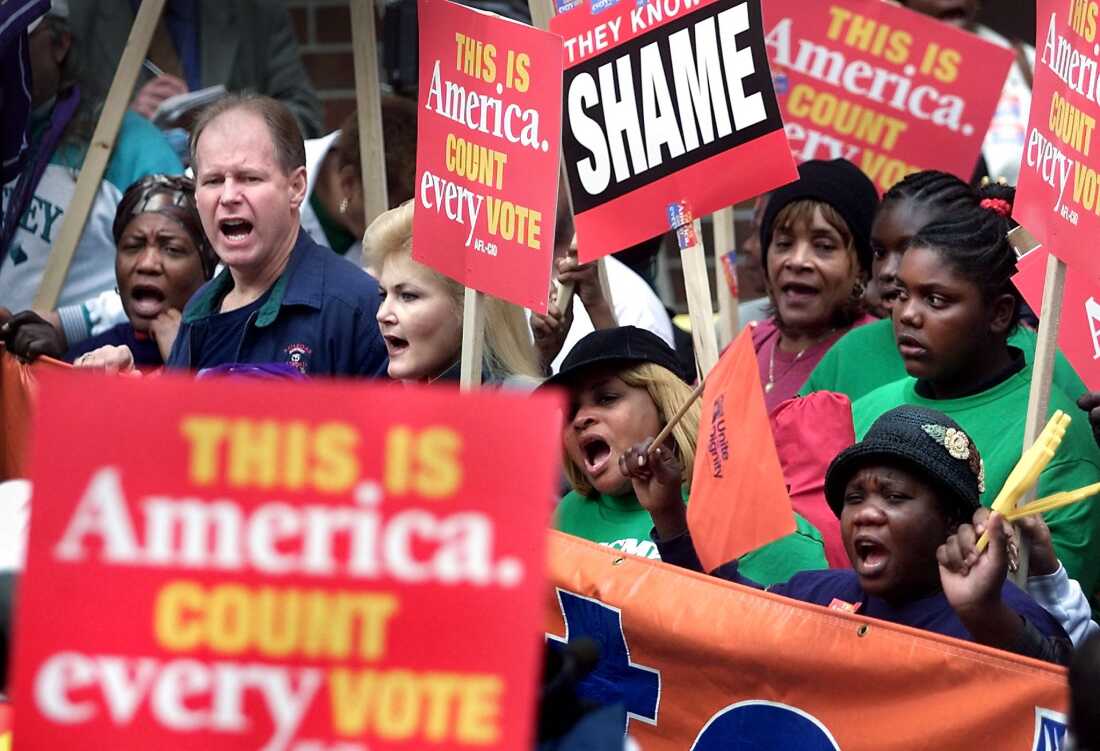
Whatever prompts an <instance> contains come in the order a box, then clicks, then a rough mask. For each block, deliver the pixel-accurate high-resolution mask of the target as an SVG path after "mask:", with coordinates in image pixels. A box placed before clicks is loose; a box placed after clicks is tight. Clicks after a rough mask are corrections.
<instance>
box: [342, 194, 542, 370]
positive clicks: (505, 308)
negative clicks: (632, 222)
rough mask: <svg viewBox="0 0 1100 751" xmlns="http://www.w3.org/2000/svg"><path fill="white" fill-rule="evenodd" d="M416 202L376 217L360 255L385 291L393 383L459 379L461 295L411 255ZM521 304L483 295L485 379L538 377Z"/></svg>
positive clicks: (381, 311)
mask: <svg viewBox="0 0 1100 751" xmlns="http://www.w3.org/2000/svg"><path fill="white" fill-rule="evenodd" d="M412 218H413V202H412V201H406V202H405V203H403V204H401V205H400V206H398V207H397V208H396V209H391V210H390V211H387V212H385V213H384V214H382V215H381V216H379V217H378V218H377V219H375V220H374V221H373V222H372V223H371V225H370V226H369V227H367V233H366V236H365V238H364V246H363V257H364V262H365V263H366V266H367V267H368V268H369V269H370V270H371V273H373V274H374V275H375V276H376V277H377V279H378V285H379V287H380V293H381V296H382V300H381V304H380V305H379V307H378V328H379V330H380V331H381V332H382V338H383V339H384V340H385V342H386V351H387V353H388V354H389V358H390V363H389V376H390V378H393V379H394V380H398V381H425V382H431V381H436V380H439V379H443V380H458V374H459V363H460V357H461V353H462V300H463V295H464V294H465V288H464V287H463V286H462V285H461V284H459V283H458V282H456V281H454V280H453V279H450V278H448V277H446V276H443V275H442V274H440V273H438V272H436V271H433V270H432V269H430V268H428V267H427V266H424V265H423V264H420V263H417V262H416V261H414V260H413V259H412ZM535 363H536V357H535V350H534V347H533V345H532V344H531V337H530V335H529V334H528V330H527V320H526V318H525V317H524V314H523V309H522V308H520V307H517V306H515V305H512V304H511V303H507V302H504V301H503V300H499V299H496V298H492V297H487V298H486V312H485V362H484V366H483V380H484V381H485V382H487V383H500V382H503V381H505V380H509V379H512V378H513V377H517V376H518V377H521V378H530V379H536V378H538V377H539V372H538V368H537V366H536V364H535Z"/></svg>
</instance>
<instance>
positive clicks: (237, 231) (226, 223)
mask: <svg viewBox="0 0 1100 751" xmlns="http://www.w3.org/2000/svg"><path fill="white" fill-rule="evenodd" d="M218 229H219V230H220V231H221V233H222V234H223V235H225V237H226V238H228V239H229V240H232V241H239V240H243V239H245V238H246V237H248V236H249V235H250V234H252V222H250V221H248V220H247V219H223V220H222V221H220V222H218Z"/></svg>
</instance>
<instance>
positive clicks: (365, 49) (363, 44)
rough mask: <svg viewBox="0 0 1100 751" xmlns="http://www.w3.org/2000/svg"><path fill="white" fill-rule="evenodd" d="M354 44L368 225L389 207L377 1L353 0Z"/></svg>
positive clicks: (366, 222)
mask: <svg viewBox="0 0 1100 751" xmlns="http://www.w3.org/2000/svg"><path fill="white" fill-rule="evenodd" d="M351 43H352V44H351V46H352V54H353V57H354V65H355V106H356V110H357V119H358V121H359V160H360V164H361V169H362V177H363V193H364V195H363V201H364V208H365V209H366V217H365V220H366V221H365V225H366V226H370V223H371V222H372V221H373V220H374V219H375V217H377V216H378V215H379V214H381V213H382V212H383V211H385V210H386V209H387V208H389V199H388V197H387V195H386V151H385V145H384V144H383V143H382V99H381V96H380V94H379V90H378V58H377V57H376V56H375V52H376V51H377V48H378V44H377V41H376V39H375V33H374V3H373V2H364V0H351Z"/></svg>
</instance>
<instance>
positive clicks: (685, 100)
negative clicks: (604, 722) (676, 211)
mask: <svg viewBox="0 0 1100 751" xmlns="http://www.w3.org/2000/svg"><path fill="white" fill-rule="evenodd" d="M569 5H572V4H571V3H570V4H567V5H561V4H559V7H561V8H563V10H564V12H562V13H560V14H559V15H557V16H555V17H554V19H553V20H552V21H551V23H550V28H551V29H552V30H553V31H555V32H557V33H559V34H561V35H562V36H563V37H564V39H565V51H566V71H565V85H564V104H563V117H564V121H565V122H564V130H563V134H562V150H563V153H564V155H565V163H566V171H567V173H568V176H569V185H570V189H571V194H572V199H573V211H574V214H575V215H576V230H577V248H578V255H579V257H580V259H581V260H582V261H591V260H593V259H595V258H599V257H601V256H604V255H607V254H608V253H612V252H614V251H616V250H620V249H622V248H626V247H629V246H631V245H634V244H636V243H638V242H641V241H642V240H646V239H648V238H650V237H653V236H655V235H658V234H660V233H661V232H664V231H665V230H667V229H668V225H667V220H666V210H667V207H668V206H669V204H673V203H677V202H679V203H682V204H683V205H685V206H686V207H687V208H688V209H689V210H690V211H691V213H692V214H693V215H694V216H702V215H704V214H709V213H711V212H713V211H716V210H718V209H721V208H723V207H726V206H730V205H732V204H734V203H736V202H738V201H741V200H744V199H746V198H751V197H753V196H756V195H759V194H760V193H764V192H766V191H768V190H771V189H772V188H774V187H776V186H779V185H783V184H784V183H788V182H790V181H791V180H794V179H796V178H797V177H798V175H797V172H796V170H795V166H794V162H793V160H792V158H791V156H790V152H789V149H788V146H787V140H786V138H785V136H784V135H783V123H782V120H781V119H780V114H779V106H778V104H777V103H776V100H775V94H774V92H773V91H772V83H771V73H770V72H769V70H768V61H767V56H766V54H765V50H764V34H763V22H762V20H761V15H760V0H650V1H649V2H646V1H645V0H637V1H636V2H635V1H632V0H583V2H582V3H580V4H579V5H575V6H574V7H571V9H566V8H567V7H568V6H569Z"/></svg>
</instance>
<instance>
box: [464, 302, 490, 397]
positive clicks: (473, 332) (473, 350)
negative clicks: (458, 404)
mask: <svg viewBox="0 0 1100 751" xmlns="http://www.w3.org/2000/svg"><path fill="white" fill-rule="evenodd" d="M484 353H485V295H483V294H482V293H481V292H478V291H477V290H476V289H473V288H472V287H467V288H466V297H465V299H464V300H463V303H462V365H461V380H460V382H459V386H460V387H461V389H462V390H463V391H474V390H476V389H479V388H481V365H482V357H483V355H484Z"/></svg>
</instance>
